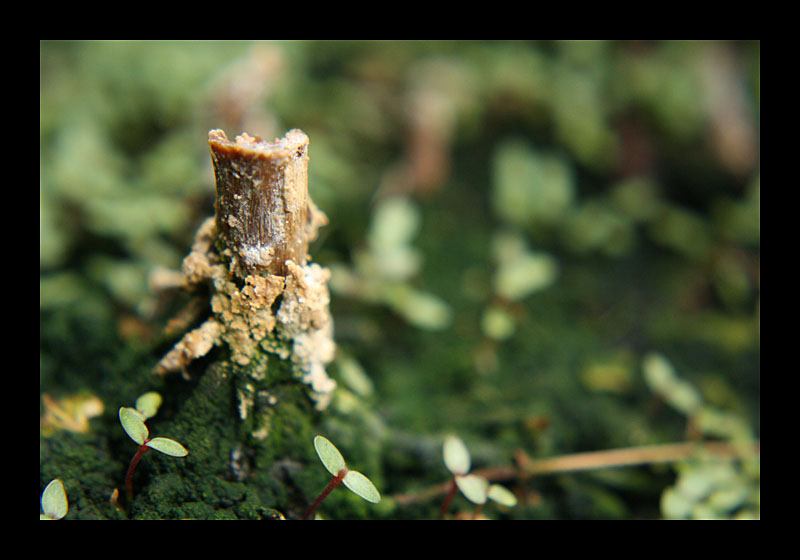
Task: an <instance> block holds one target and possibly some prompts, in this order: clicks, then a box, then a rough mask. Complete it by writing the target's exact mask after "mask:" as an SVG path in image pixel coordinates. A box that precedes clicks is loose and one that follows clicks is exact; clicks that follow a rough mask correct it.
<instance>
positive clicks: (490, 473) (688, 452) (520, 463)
mask: <svg viewBox="0 0 800 560" xmlns="http://www.w3.org/2000/svg"><path fill="white" fill-rule="evenodd" d="M703 453H706V454H708V455H712V456H715V457H720V458H740V459H745V458H755V457H758V456H759V455H760V453H761V442H760V440H756V441H753V442H743V443H729V442H683V443H667V444H663V445H647V446H643V447H626V448H622V449H608V450H603V451H590V452H586V453H572V454H569V455H559V456H557V457H549V458H546V459H532V458H530V457H529V456H528V455H527V454H526V453H525V452H523V451H520V452H518V453H517V456H516V462H517V464H516V465H500V466H496V467H488V468H485V469H480V470H476V471H473V473H472V474H476V475H479V476H482V477H484V478H486V479H487V480H489V481H491V482H503V481H506V480H513V479H517V478H526V477H530V476H542V475H548V474H559V473H566V472H577V471H586V470H593V469H606V468H619V467H631V466H635V465H647V464H655V463H672V462H675V461H682V460H685V459H690V458H692V457H697V456H699V455H702V454H703ZM449 487H450V482H449V481H448V482H444V483H442V484H437V485H435V486H431V487H429V488H426V489H424V490H421V491H419V492H415V493H413V494H400V495H395V496H393V498H394V500H395V501H396V502H397V503H398V504H400V505H410V504H415V503H419V502H424V501H426V500H429V499H431V498H434V497H436V496H439V495H442V494H444V493H446V492H447V490H448V488H449Z"/></svg>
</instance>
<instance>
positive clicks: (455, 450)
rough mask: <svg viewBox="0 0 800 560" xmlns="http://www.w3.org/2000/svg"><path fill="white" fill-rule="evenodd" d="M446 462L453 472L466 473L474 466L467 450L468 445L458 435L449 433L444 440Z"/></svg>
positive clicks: (456, 473) (457, 473)
mask: <svg viewBox="0 0 800 560" xmlns="http://www.w3.org/2000/svg"><path fill="white" fill-rule="evenodd" d="M442 454H443V455H444V464H445V466H446V467H447V470H449V471H450V472H451V473H453V474H455V475H465V474H467V473H468V472H469V469H470V467H471V466H472V460H471V459H470V456H469V451H467V446H466V445H464V442H463V441H461V438H459V437H458V436H453V435H449V436H447V437H446V438H445V440H444V446H443V448H442Z"/></svg>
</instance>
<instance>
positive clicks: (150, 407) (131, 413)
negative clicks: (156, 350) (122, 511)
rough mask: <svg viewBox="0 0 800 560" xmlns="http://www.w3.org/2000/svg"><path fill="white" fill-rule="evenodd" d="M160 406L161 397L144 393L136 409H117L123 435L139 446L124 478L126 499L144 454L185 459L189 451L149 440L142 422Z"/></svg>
mask: <svg viewBox="0 0 800 560" xmlns="http://www.w3.org/2000/svg"><path fill="white" fill-rule="evenodd" d="M160 404H161V396H160V395H159V394H158V393H145V394H144V395H142V396H140V397H139V398H138V399H137V400H136V408H129V407H125V406H123V407H121V408H120V409H119V421H120V424H122V428H123V429H124V430H125V433H126V434H128V436H129V437H130V438H131V439H132V440H133V441H134V442H136V444H138V445H139V449H138V450H137V451H136V455H134V456H133V459H131V463H130V465H129V466H128V473H127V475H126V476H125V489H126V491H127V493H128V499H133V473H134V471H135V470H136V466H137V465H138V464H139V461H140V460H141V459H142V457H144V455H145V453H147V452H148V451H150V450H151V449H155V450H156V451H159V452H161V453H163V454H165V455H169V456H170V457H186V456H187V455H188V454H189V451H188V450H187V449H186V448H185V447H184V446H183V445H181V444H180V443H178V442H177V441H175V440H173V439H169V438H165V437H155V438H152V439H151V438H150V431H149V430H148V429H147V426H146V425H145V423H144V421H145V420H146V419H147V418H151V417H152V416H153V415H155V413H156V411H157V410H158V407H159V405H160Z"/></svg>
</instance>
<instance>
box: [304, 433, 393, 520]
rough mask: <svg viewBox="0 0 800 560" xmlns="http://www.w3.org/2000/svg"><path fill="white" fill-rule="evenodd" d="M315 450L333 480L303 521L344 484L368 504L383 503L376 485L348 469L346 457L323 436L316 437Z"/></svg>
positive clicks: (306, 513) (315, 501) (309, 508)
mask: <svg viewBox="0 0 800 560" xmlns="http://www.w3.org/2000/svg"><path fill="white" fill-rule="evenodd" d="M314 449H315V450H316V451H317V455H318V456H319V459H320V461H322V465H323V466H324V467H325V469H326V470H327V471H328V472H329V473H331V476H332V478H331V481H330V482H329V483H328V486H326V487H325V490H323V491H322V493H321V494H320V495H319V497H317V499H316V500H314V502H313V503H312V504H311V505H310V506H309V507H308V509H307V510H306V512H305V514H304V515H303V519H309V518H310V517H311V515H312V514H313V513H314V510H315V509H316V508H317V506H319V504H321V503H322V500H324V499H325V498H327V497H328V494H330V493H331V492H332V491H333V489H334V488H336V487H337V486H339V485H340V484H342V483H344V485H345V486H346V487H347V488H348V489H349V490H350V491H351V492H353V493H354V494H355V495H357V496H359V497H361V498H363V499H364V500H366V501H368V502H371V503H373V504H377V503H378V502H380V501H381V495H380V493H379V492H378V489H377V488H375V485H374V484H372V481H371V480H370V479H369V478H367V477H366V476H364V475H363V474H361V473H360V472H358V471H354V470H351V469H348V468H347V465H346V464H345V462H344V457H342V454H341V453H340V452H339V450H338V449H336V446H335V445H333V444H332V443H331V442H330V441H328V440H327V439H326V438H324V437H323V436H316V437H315V438H314Z"/></svg>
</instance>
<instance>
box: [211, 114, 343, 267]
mask: <svg viewBox="0 0 800 560" xmlns="http://www.w3.org/2000/svg"><path fill="white" fill-rule="evenodd" d="M208 144H209V147H210V149H211V160H212V162H213V163H214V174H215V177H216V183H217V203H216V212H217V218H216V219H217V226H218V228H219V231H220V233H221V235H222V236H223V240H224V243H225V245H226V248H227V249H228V250H230V252H231V258H232V263H233V269H234V271H235V272H236V273H237V274H238V275H240V276H241V277H245V276H247V275H250V274H264V273H269V274H274V275H279V276H286V273H287V268H286V261H287V260H291V261H293V262H295V263H296V264H298V265H300V266H302V265H303V264H305V262H306V256H307V255H306V252H307V250H308V243H309V242H310V241H312V240H314V239H315V238H316V236H317V229H318V228H319V227H320V226H321V225H324V224H325V223H327V218H326V217H325V215H324V214H323V213H322V212H321V211H320V210H319V209H318V208H317V207H316V206H315V205H314V203H313V202H311V199H310V198H309V196H308V136H306V134H305V133H304V132H303V131H301V130H297V129H295V130H290V131H289V132H287V133H286V135H285V136H284V137H283V138H280V139H276V140H275V141H273V142H266V141H264V140H262V139H261V138H259V137H258V136H250V135H249V134H247V133H246V132H245V133H242V134H241V135H239V136H237V137H236V140H235V141H234V142H232V141H230V140H229V139H228V137H227V136H226V135H225V132H224V131H222V130H212V131H210V132H209V133H208Z"/></svg>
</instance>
